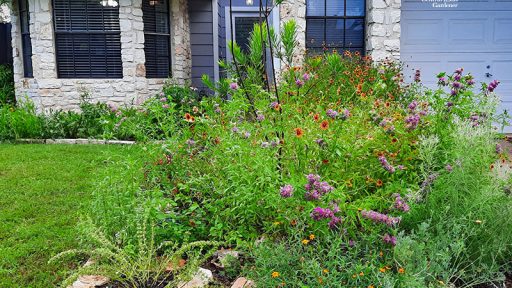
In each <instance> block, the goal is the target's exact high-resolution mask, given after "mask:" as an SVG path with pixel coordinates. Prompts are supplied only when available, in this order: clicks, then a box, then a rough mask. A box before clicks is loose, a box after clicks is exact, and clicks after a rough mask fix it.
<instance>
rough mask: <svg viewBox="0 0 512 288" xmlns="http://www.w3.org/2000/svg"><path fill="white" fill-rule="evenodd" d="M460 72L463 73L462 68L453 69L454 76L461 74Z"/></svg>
mask: <svg viewBox="0 0 512 288" xmlns="http://www.w3.org/2000/svg"><path fill="white" fill-rule="evenodd" d="M462 71H464V68H462V67H461V68H457V69H455V74H462Z"/></svg>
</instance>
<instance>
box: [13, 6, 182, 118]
mask: <svg viewBox="0 0 512 288" xmlns="http://www.w3.org/2000/svg"><path fill="white" fill-rule="evenodd" d="M118 2H119V21H120V28H121V57H122V61H123V78H122V79H58V77H57V63H56V57H55V45H54V43H55V41H54V37H53V35H54V34H53V23H52V19H53V15H52V11H51V1H50V0H29V11H30V35H31V40H32V54H33V55H32V62H33V71H34V73H33V74H34V77H33V78H24V76H23V63H22V61H23V58H22V53H21V49H22V46H21V37H20V27H19V19H18V13H17V11H13V13H12V14H13V15H12V19H11V22H12V39H13V40H12V46H13V64H14V77H15V86H16V96H17V97H18V98H19V99H22V98H24V97H25V95H26V96H28V97H29V98H30V99H31V100H32V101H33V102H34V104H35V105H36V107H37V108H38V110H39V111H48V110H50V109H51V110H58V109H64V110H73V109H77V108H78V104H79V103H80V95H81V94H82V93H83V92H88V93H89V95H90V97H91V100H92V101H94V102H96V101H101V102H107V103H111V104H115V105H131V104H140V103H142V102H143V101H144V100H145V99H147V98H148V97H150V96H152V95H154V94H155V93H157V92H158V91H159V90H160V89H161V87H162V85H163V83H164V81H165V79H147V78H146V77H145V75H146V69H145V66H144V63H145V53H144V32H143V29H144V25H143V21H142V10H141V8H140V7H141V3H142V0H119V1H118ZM171 2H172V3H173V5H172V8H171V11H172V14H171V15H172V16H171V27H172V28H173V29H172V37H171V42H172V43H171V47H172V51H173V53H172V54H173V55H172V60H173V61H172V71H173V78H174V79H175V80H176V82H178V83H184V82H185V81H186V80H188V79H189V78H190V66H191V60H190V37H189V34H190V33H189V27H188V16H187V15H188V10H187V3H186V0H180V1H171ZM16 5H17V3H14V5H13V7H17V6H16Z"/></svg>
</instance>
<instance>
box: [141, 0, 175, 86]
mask: <svg viewBox="0 0 512 288" xmlns="http://www.w3.org/2000/svg"><path fill="white" fill-rule="evenodd" d="M142 13H143V14H142V15H143V16H142V18H143V21H144V53H145V55H146V77H147V78H167V77H169V76H170V74H171V45H170V42H171V33H170V25H169V17H170V14H169V1H168V0H142Z"/></svg>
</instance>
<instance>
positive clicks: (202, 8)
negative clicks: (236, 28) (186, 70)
mask: <svg viewBox="0 0 512 288" xmlns="http://www.w3.org/2000/svg"><path fill="white" fill-rule="evenodd" d="M188 4H189V6H188V7H189V14H190V15H189V16H190V45H191V50H192V86H194V87H197V88H199V89H204V85H203V83H202V82H201V77H202V75H203V74H207V75H208V76H210V78H211V79H213V78H214V64H215V63H214V61H213V49H214V47H213V12H212V1H211V0H189V3H188Z"/></svg>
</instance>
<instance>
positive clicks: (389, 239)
mask: <svg viewBox="0 0 512 288" xmlns="http://www.w3.org/2000/svg"><path fill="white" fill-rule="evenodd" d="M382 241H384V243H386V244H391V245H393V246H395V245H396V237H395V236H391V235H389V234H385V235H384V236H383V237H382Z"/></svg>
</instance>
